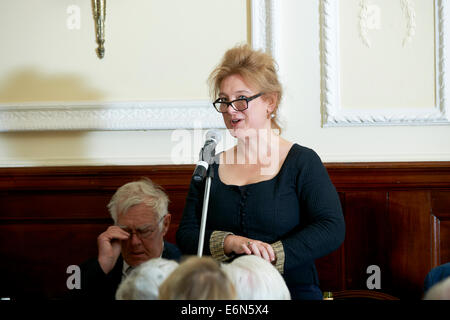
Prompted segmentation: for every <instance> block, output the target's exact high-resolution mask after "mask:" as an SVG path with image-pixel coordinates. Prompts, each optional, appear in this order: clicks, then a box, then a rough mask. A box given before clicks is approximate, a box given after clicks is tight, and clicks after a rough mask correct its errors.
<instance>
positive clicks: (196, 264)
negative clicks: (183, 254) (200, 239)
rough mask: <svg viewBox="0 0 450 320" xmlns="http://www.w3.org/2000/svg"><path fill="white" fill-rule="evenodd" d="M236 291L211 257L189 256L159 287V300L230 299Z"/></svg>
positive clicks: (234, 295)
mask: <svg viewBox="0 0 450 320" xmlns="http://www.w3.org/2000/svg"><path fill="white" fill-rule="evenodd" d="M235 297H236V292H235V290H234V287H233V284H232V283H231V282H230V280H229V279H228V277H227V276H226V274H225V273H224V272H223V271H222V269H221V267H220V264H219V263H218V262H217V261H215V260H214V259H212V258H211V257H202V258H200V257H189V258H187V259H186V260H184V261H183V262H181V263H180V265H179V267H178V268H177V269H176V270H175V271H173V272H172V273H171V274H170V275H169V277H168V278H167V279H166V280H165V281H164V282H163V283H162V285H161V286H160V288H159V299H160V300H232V299H235Z"/></svg>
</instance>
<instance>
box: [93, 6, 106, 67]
mask: <svg viewBox="0 0 450 320" xmlns="http://www.w3.org/2000/svg"><path fill="white" fill-rule="evenodd" d="M92 7H93V11H94V21H95V30H96V35H97V44H98V48H97V55H98V57H99V58H100V59H102V58H103V57H104V56H105V47H104V46H103V45H104V43H105V17H106V9H105V8H106V0H92Z"/></svg>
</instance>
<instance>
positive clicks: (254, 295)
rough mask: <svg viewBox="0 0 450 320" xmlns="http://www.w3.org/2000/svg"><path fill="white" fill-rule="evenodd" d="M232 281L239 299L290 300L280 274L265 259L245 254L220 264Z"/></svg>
mask: <svg viewBox="0 0 450 320" xmlns="http://www.w3.org/2000/svg"><path fill="white" fill-rule="evenodd" d="M222 269H223V271H224V272H225V273H226V274H227V275H228V277H229V278H230V279H231V282H233V285H234V287H235V289H236V293H237V296H238V299H239V300H291V294H290V292H289V289H288V287H287V285H286V282H285V281H284V279H283V277H282V276H281V274H280V273H279V272H278V270H277V269H276V268H275V267H274V266H273V265H272V264H271V263H270V262H268V261H267V260H264V259H263V258H260V257H258V256H255V255H245V256H240V257H238V258H236V259H234V260H233V261H232V262H231V263H223V264H222Z"/></svg>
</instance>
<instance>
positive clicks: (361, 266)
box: [344, 191, 391, 293]
mask: <svg viewBox="0 0 450 320" xmlns="http://www.w3.org/2000/svg"><path fill="white" fill-rule="evenodd" d="M345 199H346V207H345V211H346V212H345V218H346V230H347V232H346V237H345V241H344V247H345V270H346V276H345V278H346V289H351V290H367V289H368V288H367V279H368V278H369V276H371V275H372V273H369V274H368V273H367V268H368V267H369V266H371V265H376V266H378V267H380V269H381V288H382V289H383V292H387V293H389V287H390V286H389V284H390V282H391V279H390V275H389V273H388V272H385V273H384V274H383V270H388V264H389V261H387V254H386V253H387V252H386V250H388V248H389V246H388V243H387V239H389V235H390V234H389V233H390V230H389V228H387V227H386V222H385V221H386V219H387V216H388V206H387V193H386V191H347V192H346V194H345Z"/></svg>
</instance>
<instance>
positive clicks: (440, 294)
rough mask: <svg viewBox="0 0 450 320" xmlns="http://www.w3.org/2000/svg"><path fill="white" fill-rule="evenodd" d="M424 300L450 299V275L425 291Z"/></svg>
mask: <svg viewBox="0 0 450 320" xmlns="http://www.w3.org/2000/svg"><path fill="white" fill-rule="evenodd" d="M423 299H424V300H450V277H447V278H445V279H443V280H441V281H440V282H438V283H436V284H435V285H434V286H432V287H431V288H430V289H428V291H427V292H426V293H425V296H424V298H423Z"/></svg>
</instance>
